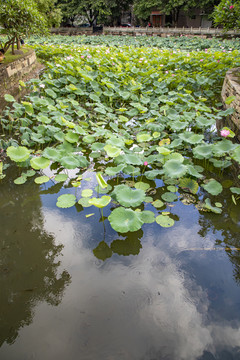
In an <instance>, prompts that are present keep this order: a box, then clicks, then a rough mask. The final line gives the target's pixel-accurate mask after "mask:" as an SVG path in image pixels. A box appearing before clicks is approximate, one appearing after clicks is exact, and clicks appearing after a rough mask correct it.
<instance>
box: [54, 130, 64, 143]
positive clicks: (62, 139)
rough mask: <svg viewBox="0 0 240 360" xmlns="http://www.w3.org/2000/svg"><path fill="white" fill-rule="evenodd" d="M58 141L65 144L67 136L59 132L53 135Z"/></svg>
mask: <svg viewBox="0 0 240 360" xmlns="http://www.w3.org/2000/svg"><path fill="white" fill-rule="evenodd" d="M53 136H54V137H55V139H56V140H57V141H60V142H63V141H64V139H65V134H64V133H63V132H62V131H59V132H57V133H56V134H54V135H53Z"/></svg>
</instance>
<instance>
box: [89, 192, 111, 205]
mask: <svg viewBox="0 0 240 360" xmlns="http://www.w3.org/2000/svg"><path fill="white" fill-rule="evenodd" d="M110 201H111V196H107V195H103V196H102V197H101V198H95V197H94V198H91V199H89V200H88V202H89V204H91V205H94V206H96V207H98V208H103V207H105V206H107V205H108V204H109V203H110Z"/></svg>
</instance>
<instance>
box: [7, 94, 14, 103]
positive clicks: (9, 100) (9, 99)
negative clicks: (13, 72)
mask: <svg viewBox="0 0 240 360" xmlns="http://www.w3.org/2000/svg"><path fill="white" fill-rule="evenodd" d="M4 99H5V100H6V101H8V102H13V101H15V99H14V97H13V96H12V95H10V94H5V95H4Z"/></svg>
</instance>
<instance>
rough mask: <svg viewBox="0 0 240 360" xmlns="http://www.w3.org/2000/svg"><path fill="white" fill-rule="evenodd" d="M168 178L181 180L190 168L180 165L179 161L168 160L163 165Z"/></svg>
mask: <svg viewBox="0 0 240 360" xmlns="http://www.w3.org/2000/svg"><path fill="white" fill-rule="evenodd" d="M163 168H164V171H165V174H166V176H168V177H170V178H180V177H182V176H183V175H185V174H186V172H187V170H188V168H187V166H186V165H183V164H181V163H179V161H178V160H168V161H167V162H166V163H165V164H164V165H163Z"/></svg>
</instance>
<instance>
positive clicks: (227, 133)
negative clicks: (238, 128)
mask: <svg viewBox="0 0 240 360" xmlns="http://www.w3.org/2000/svg"><path fill="white" fill-rule="evenodd" d="M220 134H221V136H223V137H227V136H228V135H230V131H229V130H226V129H223V130H221V131H220Z"/></svg>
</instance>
